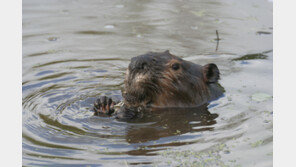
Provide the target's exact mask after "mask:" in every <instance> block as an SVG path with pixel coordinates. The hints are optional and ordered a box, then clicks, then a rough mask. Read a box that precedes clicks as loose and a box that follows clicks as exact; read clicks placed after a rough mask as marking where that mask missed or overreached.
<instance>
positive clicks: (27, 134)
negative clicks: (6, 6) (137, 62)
mask: <svg viewBox="0 0 296 167" xmlns="http://www.w3.org/2000/svg"><path fill="white" fill-rule="evenodd" d="M216 30H218V32H219V37H218V38H219V39H220V40H219V41H218V42H219V47H217V35H216ZM167 49H169V50H170V51H171V53H172V54H175V55H177V56H180V57H182V58H184V59H186V60H189V61H192V62H194V63H198V64H202V65H204V64H207V63H210V62H213V63H216V64H217V65H218V67H219V69H220V71H221V76H222V80H221V84H222V85H223V86H224V88H225V91H226V93H225V97H222V98H220V99H219V100H217V101H213V102H211V103H210V104H209V106H202V107H200V108H198V109H188V110H184V109H183V110H178V109H172V110H171V111H170V110H166V111H165V112H164V111H159V112H154V113H153V114H147V116H146V117H144V118H143V119H140V120H131V121H119V120H116V119H114V118H110V117H98V116H93V112H91V109H92V107H93V106H92V105H93V102H94V100H95V99H96V97H98V96H100V95H107V96H112V97H114V98H117V99H120V98H121V90H122V89H123V80H124V73H125V70H126V67H127V66H128V63H129V61H130V59H131V58H132V57H134V56H137V55H140V54H143V53H145V52H148V51H164V50H167ZM233 60H234V61H233ZM272 60H273V58H272V3H270V2H268V1H267V0H248V1H247V0H246V1H245V0H243V1H239V2H238V1H235V0H227V1H218V0H197V1H189V0H179V1H161V2H159V1H154V0H147V1H134V0H131V1H121V0H116V1H105V0H100V1H90V0H73V1H60V0H51V1H47V0H24V1H23V70H22V71H23V82H22V88H23V89H22V90H23V111H22V114H23V165H24V166H87V165H88V166H153V165H157V166H180V165H184V166H190V165H191V166H198V165H203V166H214V165H216V166H223V165H229V166H235V165H241V166H271V164H272V136H273V135H272V127H273V123H272V115H273V112H272V100H271V99H264V97H265V96H264V97H259V98H257V99H263V100H262V101H254V100H253V99H252V98H251V97H253V95H257V96H258V93H259V95H262V93H263V94H267V95H269V96H272ZM260 93H261V94H260ZM266 97H267V96H266ZM218 114H219V116H218ZM259 154H260V155H259ZM246 155H247V156H246Z"/></svg>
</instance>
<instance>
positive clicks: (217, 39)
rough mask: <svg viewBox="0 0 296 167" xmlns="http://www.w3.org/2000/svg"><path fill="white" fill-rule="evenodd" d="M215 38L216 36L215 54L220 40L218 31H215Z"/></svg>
mask: <svg viewBox="0 0 296 167" xmlns="http://www.w3.org/2000/svg"><path fill="white" fill-rule="evenodd" d="M216 36H217V38H216V39H215V40H216V41H217V44H216V52H217V50H218V47H219V41H220V40H221V39H220V38H219V33H218V30H216Z"/></svg>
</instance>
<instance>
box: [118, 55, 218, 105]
mask: <svg viewBox="0 0 296 167" xmlns="http://www.w3.org/2000/svg"><path fill="white" fill-rule="evenodd" d="M219 78H220V77H219V70H218V68H217V66H216V65H215V64H207V65H205V66H201V65H198V64H194V63H192V62H189V61H186V60H183V59H181V58H179V57H177V56H174V55H172V54H170V53H169V51H165V52H149V53H146V54H144V55H140V56H137V57H134V58H132V59H131V62H130V64H129V66H128V69H127V72H126V77H125V91H124V92H123V97H124V103H125V104H126V105H127V106H131V107H137V106H147V105H149V106H152V107H194V106H199V105H202V104H205V103H207V102H208V101H210V100H214V99H215V98H217V97H219V96H220V95H222V89H221V88H220V86H219V84H218V80H219Z"/></svg>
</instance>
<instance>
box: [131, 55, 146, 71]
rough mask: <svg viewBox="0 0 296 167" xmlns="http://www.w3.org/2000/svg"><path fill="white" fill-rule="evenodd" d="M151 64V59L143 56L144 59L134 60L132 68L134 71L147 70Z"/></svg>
mask: <svg viewBox="0 0 296 167" xmlns="http://www.w3.org/2000/svg"><path fill="white" fill-rule="evenodd" d="M150 62H151V59H150V58H149V57H147V56H143V57H142V56H138V57H134V58H132V61H131V65H130V67H131V68H132V69H138V70H143V69H147V68H148V66H149V64H150Z"/></svg>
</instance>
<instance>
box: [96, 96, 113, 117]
mask: <svg viewBox="0 0 296 167" xmlns="http://www.w3.org/2000/svg"><path fill="white" fill-rule="evenodd" d="M115 104H116V102H114V101H113V100H112V99H111V98H109V97H106V96H101V97H99V98H98V99H97V100H96V101H95V103H94V111H95V115H99V114H106V115H111V114H113V113H114V111H115V109H114V105H115Z"/></svg>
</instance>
